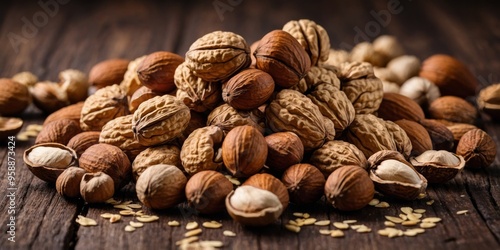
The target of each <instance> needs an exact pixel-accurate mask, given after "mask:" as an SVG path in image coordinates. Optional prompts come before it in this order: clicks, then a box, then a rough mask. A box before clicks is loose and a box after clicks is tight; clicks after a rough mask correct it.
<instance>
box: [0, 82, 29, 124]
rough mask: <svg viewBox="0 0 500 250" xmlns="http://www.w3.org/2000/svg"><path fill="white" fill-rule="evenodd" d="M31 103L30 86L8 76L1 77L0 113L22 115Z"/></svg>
mask: <svg viewBox="0 0 500 250" xmlns="http://www.w3.org/2000/svg"><path fill="white" fill-rule="evenodd" d="M30 103H31V95H30V92H29V90H28V87H26V86H25V85H23V84H21V83H18V82H16V81H13V80H11V79H7V78H0V114H1V115H4V116H11V115H20V114H21V113H22V112H23V111H24V110H25V109H26V108H27V107H28V106H29V105H30Z"/></svg>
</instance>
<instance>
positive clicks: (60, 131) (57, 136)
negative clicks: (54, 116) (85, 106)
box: [35, 119, 82, 145]
mask: <svg viewBox="0 0 500 250" xmlns="http://www.w3.org/2000/svg"><path fill="white" fill-rule="evenodd" d="M81 132H82V129H81V128H80V124H79V123H78V122H76V121H75V120H70V119H61V120H57V121H53V122H51V123H48V124H45V125H44V126H43V128H42V130H41V131H40V133H39V134H38V136H37V137H36V140H35V144H40V143H47V142H54V143H61V144H64V145H66V144H68V142H69V141H70V140H71V138H73V136H75V135H77V134H79V133H81Z"/></svg>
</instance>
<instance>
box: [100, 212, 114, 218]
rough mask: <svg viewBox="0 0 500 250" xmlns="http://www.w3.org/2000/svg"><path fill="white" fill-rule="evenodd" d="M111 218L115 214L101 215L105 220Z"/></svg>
mask: <svg viewBox="0 0 500 250" xmlns="http://www.w3.org/2000/svg"><path fill="white" fill-rule="evenodd" d="M111 216H113V214H111V213H103V214H101V217H102V218H104V219H109V218H111Z"/></svg>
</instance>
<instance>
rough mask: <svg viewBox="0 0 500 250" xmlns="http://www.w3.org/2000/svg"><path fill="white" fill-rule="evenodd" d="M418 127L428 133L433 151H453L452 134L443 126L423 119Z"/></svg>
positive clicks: (437, 122)
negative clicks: (421, 127)
mask: <svg viewBox="0 0 500 250" xmlns="http://www.w3.org/2000/svg"><path fill="white" fill-rule="evenodd" d="M420 125H422V126H423V127H424V128H425V129H426V130H427V133H429V136H430V137H431V140H432V148H433V149H434V150H447V151H451V150H452V149H453V145H454V142H453V133H452V132H451V131H450V130H449V129H448V128H447V127H446V126H445V125H444V124H442V123H441V122H439V121H436V120H432V119H423V120H421V121H420Z"/></svg>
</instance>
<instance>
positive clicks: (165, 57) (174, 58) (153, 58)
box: [137, 51, 184, 94]
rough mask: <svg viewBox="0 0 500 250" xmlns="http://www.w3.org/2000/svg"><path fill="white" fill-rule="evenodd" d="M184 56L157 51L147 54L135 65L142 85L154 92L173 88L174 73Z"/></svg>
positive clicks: (163, 92) (167, 91) (169, 90)
mask: <svg viewBox="0 0 500 250" xmlns="http://www.w3.org/2000/svg"><path fill="white" fill-rule="evenodd" d="M183 62H184V58H183V57H182V56H179V55H177V54H175V53H172V52H167V51H157V52H154V53H151V54H149V55H148V56H146V58H144V60H142V62H141V64H139V66H138V67H137V76H138V78H139V80H140V81H141V83H142V85H144V86H146V87H148V88H150V89H151V90H153V91H154V92H157V93H162V94H166V93H169V92H171V91H172V90H174V89H175V84H174V73H175V69H176V68H177V66H179V64H181V63H183Z"/></svg>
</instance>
